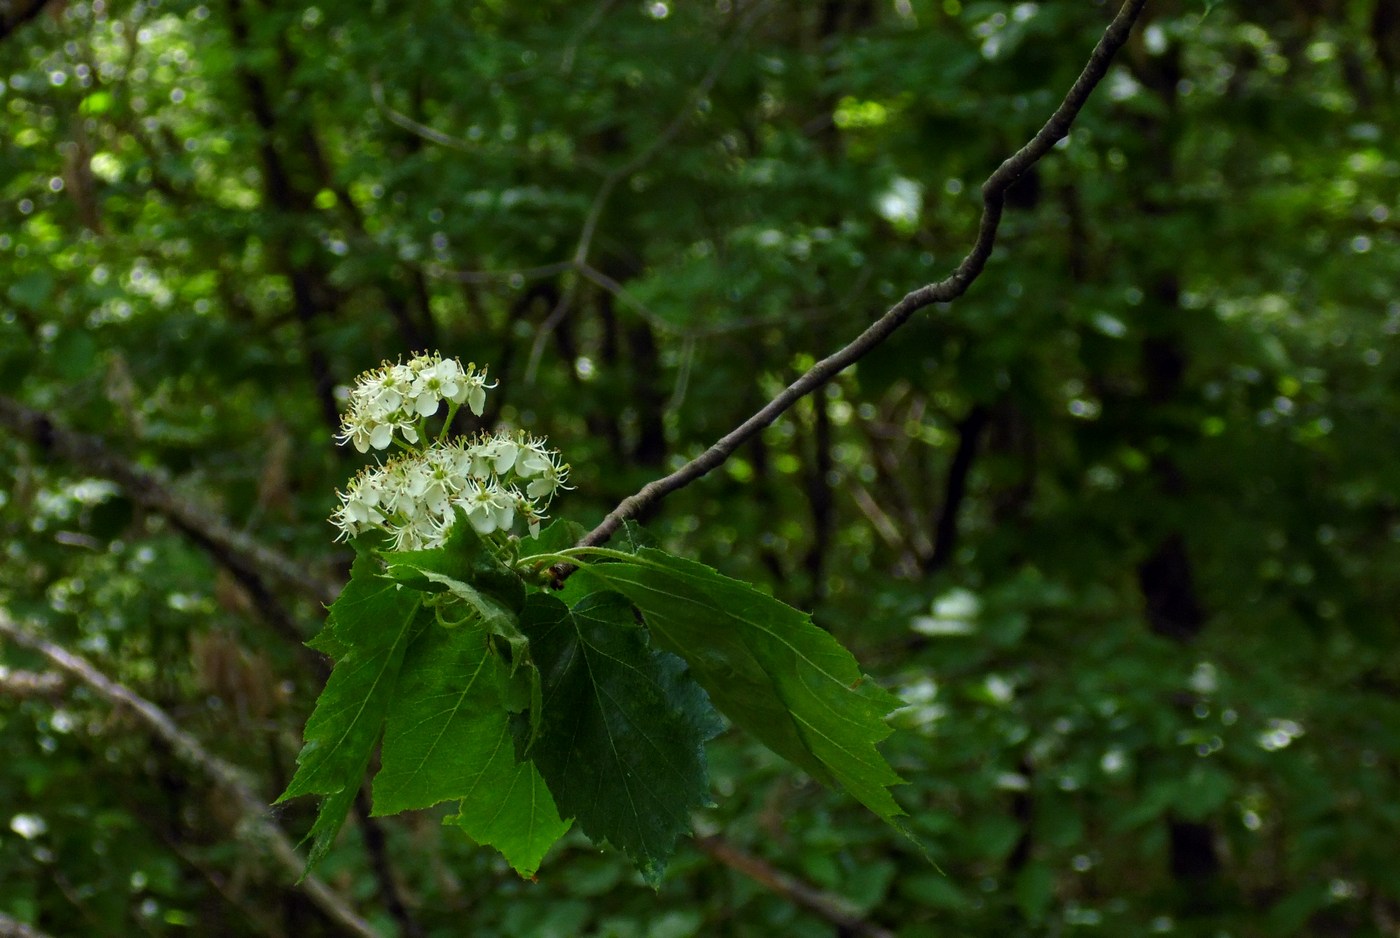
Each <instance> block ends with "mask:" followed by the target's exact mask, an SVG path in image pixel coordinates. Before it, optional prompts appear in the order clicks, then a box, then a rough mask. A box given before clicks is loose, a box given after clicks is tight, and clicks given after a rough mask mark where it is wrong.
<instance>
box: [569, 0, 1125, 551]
mask: <svg viewBox="0 0 1400 938" xmlns="http://www.w3.org/2000/svg"><path fill="white" fill-rule="evenodd" d="M1146 3H1147V0H1125V2H1124V3H1123V6H1122V8H1120V9H1119V11H1118V15H1117V16H1115V17H1114V18H1113V22H1112V23H1110V24H1109V26H1108V29H1106V30H1105V31H1104V34H1103V36H1102V38H1100V39H1099V42H1098V44H1097V45H1096V46H1094V51H1093V52H1092V53H1091V54H1090V56H1089V61H1088V62H1087V63H1086V64H1085V66H1084V69H1083V71H1081V72H1080V73H1079V77H1078V78H1077V79H1076V80H1075V82H1074V85H1073V86H1072V87H1071V88H1070V90H1069V93H1068V94H1066V95H1065V99H1064V101H1062V102H1061V103H1060V106H1059V107H1058V108H1056V109H1055V113H1054V114H1052V115H1051V116H1050V119H1049V120H1048V121H1046V122H1045V125H1044V126H1043V127H1041V128H1040V130H1039V131H1038V132H1037V133H1036V134H1035V136H1034V137H1032V138H1031V139H1030V141H1029V142H1028V143H1027V144H1026V145H1025V146H1023V147H1022V148H1021V149H1019V150H1017V151H1016V153H1015V154H1013V155H1012V156H1011V157H1009V158H1008V159H1007V160H1006V161H1005V162H1003V163H1002V164H1001V165H1000V166H999V167H997V169H996V171H995V172H994V173H992V174H991V176H989V177H988V178H987V181H986V182H985V183H983V184H982V221H981V224H980V225H979V226H978V231H977V240H976V242H975V243H974V244H973V246H972V249H971V250H970V251H968V253H967V256H965V257H964V258H963V259H962V262H961V263H959V264H958V266H957V268H956V269H955V270H954V271H953V272H952V273H951V274H950V275H949V276H948V277H947V278H945V279H943V280H940V281H938V282H937V283H931V284H928V285H926V286H923V287H920V288H919V289H917V290H915V291H913V292H912V293H909V294H908V295H907V296H905V297H904V298H903V299H902V300H900V301H899V302H898V303H896V304H895V305H894V306H893V307H891V308H890V309H889V311H888V312H886V313H885V314H884V315H883V316H881V317H880V318H879V319H877V320H876V321H875V322H874V323H873V324H871V325H870V326H869V327H867V328H866V330H865V331H864V332H862V333H861V334H860V335H859V336H857V337H856V338H855V339H854V340H853V341H852V342H851V343H850V344H849V345H847V346H845V347H844V348H842V349H840V350H839V351H837V352H835V353H833V354H832V355H829V356H827V357H826V358H824V359H822V360H821V361H819V362H817V364H815V365H814V366H812V368H811V369H810V370H809V371H807V373H806V374H804V375H802V377H800V378H798V379H797V380H796V381H794V382H793V383H792V384H790V385H788V387H787V388H786V389H785V390H784V391H783V392H782V393H781V394H779V395H778V396H777V397H775V398H773V399H772V400H771V401H769V402H768V403H767V404H766V405H764V407H763V408H762V409H760V410H759V411H758V412H757V413H755V414H754V415H753V416H752V417H750V418H749V419H748V420H745V421H744V422H743V423H741V424H740V425H739V426H738V427H736V428H735V429H733V430H731V431H730V432H729V433H727V434H725V435H724V436H723V437H721V438H720V439H719V440H718V441H717V442H716V443H715V444H714V445H713V446H711V447H710V448H709V449H707V450H706V451H705V452H703V453H701V454H700V455H699V456H697V457H696V458H695V459H692V460H691V461H690V462H688V463H686V464H685V465H684V466H682V467H681V468H679V469H677V470H676V471H675V472H673V473H671V474H670V475H667V476H663V477H662V478H660V479H655V480H653V481H651V482H648V483H647V484H646V485H644V486H642V488H641V490H640V491H638V492H636V493H635V494H632V495H629V496H627V497H626V498H624V499H623V500H622V501H621V502H620V503H619V504H618V506H617V507H616V508H614V509H613V510H612V511H611V512H610V513H609V514H608V516H607V517H606V518H604V519H603V521H602V522H601V523H600V524H599V525H598V526H597V527H596V528H594V529H593V530H592V531H590V532H589V533H588V534H587V535H585V536H584V538H583V539H582V540H580V541H579V546H581V547H593V546H597V545H599V544H602V543H604V542H605V541H607V539H608V538H610V537H611V536H612V535H613V532H615V531H616V530H617V529H618V527H619V526H620V525H621V524H622V522H623V521H625V520H627V519H628V518H631V517H634V516H635V515H637V514H639V513H641V512H643V511H645V510H646V509H647V508H649V507H650V506H651V505H652V504H653V503H655V502H657V501H659V500H660V499H662V498H665V497H666V496H667V495H669V494H671V493H672V492H674V491H676V490H677V489H680V488H683V487H685V486H687V485H689V484H690V483H691V482H694V481H695V480H696V479H698V478H700V477H701V476H703V475H705V474H706V473H708V472H710V471H711V470H713V469H715V468H717V467H718V466H720V465H722V464H723V463H724V462H725V460H727V459H728V458H729V456H730V455H731V454H732V453H733V452H734V450H736V449H737V448H738V447H739V446H740V445H742V444H743V443H744V441H746V440H748V439H749V438H750V437H752V436H754V435H755V434H757V433H759V432H760V431H762V430H763V429H764V428H765V427H767V426H768V425H769V424H771V423H772V422H773V421H774V420H777V419H778V417H779V416H780V415H782V414H783V413H784V412H785V411H786V410H787V409H788V408H790V407H792V405H793V404H795V403H797V402H798V401H799V400H801V399H802V398H804V397H806V396H807V395H808V394H810V393H812V392H813V391H815V390H817V389H818V388H820V387H821V386H822V385H824V384H826V383H827V382H828V381H830V380H831V379H832V378H834V377H835V376H836V375H837V374H839V373H840V372H842V371H844V370H845V369H846V368H848V367H850V366H851V365H853V364H855V363H856V362H857V361H859V360H860V359H861V358H862V357H863V356H864V355H865V354H866V353H867V352H869V351H870V350H872V349H873V348H875V347H876V346H877V345H879V344H880V343H882V342H884V341H885V340H886V339H887V338H889V337H890V335H891V334H893V333H894V331H895V330H896V329H898V328H899V327H900V326H902V325H904V323H905V322H906V321H907V320H908V319H909V317H911V316H913V315H914V314H915V313H916V312H918V311H919V310H921V309H924V308H925V307H928V306H932V305H933V304H935V303H947V302H950V301H952V300H954V299H956V298H958V297H960V296H962V295H963V294H964V293H966V292H967V289H968V287H970V286H971V285H972V283H973V281H975V280H976V279H977V278H978V276H979V275H981V273H982V269H983V268H984V267H985V266H986V264H987V258H988V257H990V256H991V253H992V247H993V245H994V244H995V243H996V235H997V227H998V226H999V225H1000V223H1001V213H1002V206H1003V202H1004V199H1005V195H1006V190H1007V189H1008V188H1009V187H1010V186H1011V185H1012V183H1014V182H1015V181H1016V180H1017V179H1019V178H1020V177H1021V175H1022V174H1023V173H1025V172H1026V170H1028V169H1030V167H1031V166H1033V165H1034V164H1035V163H1036V161H1038V160H1039V159H1040V158H1041V157H1043V156H1044V155H1045V154H1046V153H1048V152H1050V148H1051V147H1053V146H1054V145H1055V144H1056V143H1058V142H1059V141H1060V140H1062V139H1064V137H1065V136H1067V135H1068V134H1069V128H1070V125H1072V124H1073V123H1074V119H1075V117H1076V116H1077V115H1078V114H1079V111H1080V109H1081V108H1082V107H1083V106H1084V103H1085V102H1086V101H1087V100H1088V99H1089V95H1090V94H1091V93H1092V92H1093V90H1094V88H1095V87H1096V86H1097V85H1098V83H1099V82H1100V81H1102V80H1103V77H1104V75H1105V74H1107V72H1108V66H1109V63H1110V62H1111V61H1112V59H1113V56H1114V54H1115V53H1116V52H1117V51H1118V50H1119V48H1121V47H1122V45H1123V43H1125V42H1126V41H1127V39H1128V34H1129V33H1130V32H1131V31H1132V28H1133V23H1134V22H1136V20H1137V17H1138V14H1139V13H1140V12H1141V11H1142V8H1143V6H1145V5H1146ZM557 572H558V573H559V574H560V575H564V576H566V575H567V574H568V572H569V571H567V570H563V569H561V570H559V571H557Z"/></svg>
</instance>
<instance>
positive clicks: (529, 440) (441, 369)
mask: <svg viewBox="0 0 1400 938" xmlns="http://www.w3.org/2000/svg"><path fill="white" fill-rule="evenodd" d="M493 387H495V384H488V383H487V380H486V370H485V369H484V368H483V369H482V370H480V371H478V370H477V367H476V365H475V364H470V365H467V366H466V367H465V368H463V367H462V363H461V362H460V361H458V360H457V359H455V358H443V357H442V356H441V355H440V354H438V353H437V352H424V353H422V354H419V355H415V356H414V357H413V358H412V359H411V360H410V361H409V362H408V364H406V365H404V364H398V363H390V362H385V363H383V364H382V365H380V366H379V367H378V368H376V369H374V370H372V371H368V372H365V373H364V374H362V375H360V376H359V378H357V379H356V381H355V386H354V387H353V388H352V389H351V391H350V401H349V406H348V407H347V409H346V413H345V415H344V417H343V418H342V421H341V429H340V432H339V433H338V434H337V435H336V438H337V439H338V440H339V441H340V442H341V443H351V444H353V445H354V446H355V448H356V449H357V450H359V451H360V452H362V453H367V452H369V451H370V450H384V449H387V448H388V447H389V446H390V445H391V444H392V443H393V442H394V441H395V439H396V438H399V439H401V440H402V441H405V442H407V443H408V444H410V446H407V447H405V449H407V450H408V452H407V453H405V454H402V455H398V456H395V457H394V458H392V459H389V460H388V461H387V462H384V463H382V464H381V465H378V466H374V467H372V468H369V469H366V470H364V471H362V472H361V473H360V474H359V475H357V476H356V477H355V478H354V479H352V480H351V482H350V484H349V486H348V487H347V489H346V491H345V492H343V493H340V505H339V507H338V508H337V509H336V510H335V512H334V513H332V515H331V519H330V520H331V522H332V523H333V524H335V525H336V527H337V528H339V529H340V533H339V534H338V535H337V537H338V538H350V537H355V536H356V535H358V534H360V533H363V532H364V531H366V530H371V529H379V530H381V531H383V532H384V533H385V534H387V535H388V536H389V537H390V539H391V542H392V548H393V549H394V550H422V549H427V548H433V547H438V546H440V545H441V544H443V543H444V542H445V541H446V539H447V537H448V535H449V533H450V532H451V529H452V526H453V524H454V523H455V522H456V521H457V517H458V516H457V508H458V507H460V508H462V509H463V511H464V512H465V514H466V517H467V520H468V523H470V524H471V526H472V527H473V529H475V530H476V531H477V532H478V533H479V534H481V535H483V536H485V535H490V534H494V533H496V532H498V531H499V532H507V533H508V532H509V531H510V529H511V527H512V526H513V525H514V524H515V519H516V518H517V517H523V518H524V519H525V522H526V524H527V526H528V527H529V529H530V532H531V533H532V534H534V533H538V532H539V529H540V524H541V521H542V520H543V517H544V516H543V513H542V511H541V507H542V506H547V505H548V504H549V501H550V499H552V498H553V497H554V495H555V494H556V492H557V491H558V490H559V489H560V488H567V486H566V485H564V481H565V480H566V479H567V478H568V474H569V467H568V465H567V464H565V463H564V462H562V460H561V459H560V456H559V453H558V451H557V450H551V449H550V448H549V446H548V444H547V443H546V441H545V440H543V439H539V438H536V437H533V436H529V435H528V434H526V433H524V432H516V433H514V434H512V433H509V432H506V431H498V432H496V433H494V434H489V435H485V434H484V435H480V436H477V437H476V438H474V439H472V440H460V439H458V440H453V441H451V442H441V441H433V442H431V443H428V444H426V445H422V444H419V428H420V426H421V423H422V421H423V420H424V419H425V418H427V417H431V416H433V415H434V414H436V413H437V412H438V411H439V410H440V409H441V404H442V401H444V400H446V401H449V402H451V403H452V404H453V405H454V406H460V405H462V404H466V405H467V407H469V408H470V409H471V410H472V412H473V413H475V414H476V415H478V416H480V415H481V413H482V412H483V411H484V409H485V403H486V392H487V391H488V390H489V389H491V388H493ZM520 486H524V488H525V492H521V491H520Z"/></svg>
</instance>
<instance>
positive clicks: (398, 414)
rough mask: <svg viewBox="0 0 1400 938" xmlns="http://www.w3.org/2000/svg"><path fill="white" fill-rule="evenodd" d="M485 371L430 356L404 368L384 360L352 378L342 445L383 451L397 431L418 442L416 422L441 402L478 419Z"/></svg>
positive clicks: (417, 358)
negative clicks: (445, 402)
mask: <svg viewBox="0 0 1400 938" xmlns="http://www.w3.org/2000/svg"><path fill="white" fill-rule="evenodd" d="M493 387H495V385H494V384H487V383H486V369H484V368H483V369H482V370H481V371H479V372H478V371H477V370H476V365H474V364H473V365H468V366H467V367H466V368H463V367H462V363H461V362H459V361H458V360H457V359H455V358H443V357H442V356H441V355H439V354H437V353H436V352H433V353H431V354H429V353H424V354H422V355H417V356H415V357H414V358H413V360H412V361H410V362H409V363H408V364H407V365H402V364H398V363H391V362H385V363H384V364H383V365H380V366H379V367H378V368H376V369H374V370H373V371H366V372H365V373H364V374H362V375H360V377H359V378H357V379H356V380H355V387H354V388H353V389H352V390H351V391H350V409H349V410H348V411H346V413H345V416H344V417H343V418H341V421H340V433H339V434H338V435H337V436H336V439H338V440H339V441H340V442H342V443H354V444H355V449H357V450H359V451H360V452H362V453H367V452H369V450H370V447H373V448H374V449H384V448H386V447H387V446H388V445H389V444H390V443H392V442H393V439H394V433H395V432H398V433H399V434H400V435H401V436H402V437H403V438H404V439H405V440H407V441H408V442H410V443H417V442H418V424H419V423H420V422H421V421H422V420H423V419H425V418H427V417H431V416H432V415H433V414H435V413H437V412H438V407H439V406H440V405H441V404H442V402H443V401H447V402H448V403H449V404H450V405H451V406H452V409H453V410H454V411H455V410H456V408H457V407H459V406H461V405H462V404H464V403H465V404H466V405H467V406H468V407H469V408H471V412H472V413H474V414H476V415H477V416H478V417H480V416H481V412H482V410H483V409H484V408H485V407H486V391H487V390H488V389H490V388H493Z"/></svg>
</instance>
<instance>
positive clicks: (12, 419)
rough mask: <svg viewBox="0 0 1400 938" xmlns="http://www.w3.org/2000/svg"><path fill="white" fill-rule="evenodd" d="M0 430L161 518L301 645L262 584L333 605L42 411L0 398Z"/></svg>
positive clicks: (238, 535) (301, 575) (328, 593)
mask: <svg viewBox="0 0 1400 938" xmlns="http://www.w3.org/2000/svg"><path fill="white" fill-rule="evenodd" d="M0 427H4V428H6V429H8V430H10V431H11V432H12V433H14V434H15V435H16V436H18V437H20V438H21V439H24V440H26V441H28V442H29V443H30V444H32V445H33V446H35V447H37V448H38V449H39V450H40V451H41V452H43V453H45V454H47V455H53V456H58V457H60V458H62V459H66V460H68V461H69V462H71V463H73V464H74V465H76V466H78V467H79V468H81V469H82V470H84V471H85V472H90V473H92V474H93V475H97V476H102V477H103V478H106V479H111V480H112V481H113V482H115V483H117V484H118V485H120V486H121V488H122V490H123V491H124V492H125V493H126V495H127V497H128V498H130V499H131V500H132V501H134V502H136V503H137V504H139V505H141V506H142V507H144V508H146V509H148V510H149V511H153V512H155V513H156V514H159V515H162V516H163V517H165V518H166V519H167V520H169V521H170V523H171V524H173V525H174V526H175V527H176V528H177V529H179V530H180V531H181V532H182V533H183V534H185V535H186V536H187V537H189V538H190V539H191V540H192V541H194V542H195V543H196V544H198V545H199V546H200V547H202V548H204V549H205V550H206V551H208V552H209V553H210V554H211V555H212V556H213V557H214V559H215V560H216V561H218V562H219V563H220V564H221V565H222V566H224V567H226V568H227V569H228V570H229V572H230V573H232V574H233V575H234V576H235V577H236V578H237V579H238V581H239V582H240V583H241V584H242V585H243V586H244V587H245V588H247V589H248V590H249V592H250V593H252V595H253V598H254V601H255V602H256V603H257V604H258V608H259V611H260V612H263V613H264V614H268V615H269V618H270V619H272V620H273V622H274V624H277V625H278V626H279V627H281V628H283V629H285V630H286V631H288V633H289V637H294V638H296V640H297V641H298V642H300V641H301V640H302V639H303V638H304V636H302V635H300V633H299V632H298V630H297V629H296V627H295V625H294V624H293V623H292V622H291V621H290V618H289V617H288V615H287V613H286V610H284V609H281V608H280V606H279V605H277V604H276V601H275V599H274V598H273V597H272V595H271V593H270V592H269V591H268V589H267V586H266V584H265V583H264V582H263V581H264V580H272V581H275V582H277V583H279V584H281V585H282V586H285V587H288V588H290V589H294V590H296V591H298V592H300V593H304V594H306V595H308V596H310V597H312V598H314V599H316V600H317V601H319V602H323V603H330V602H332V601H333V600H334V599H335V596H336V593H337V592H338V591H339V586H338V584H336V583H333V582H331V581H330V580H328V579H324V578H321V577H317V576H315V575H312V574H311V573H309V572H308V571H307V570H306V569H305V568H303V567H302V566H301V565H300V564H298V563H296V562H295V561H293V560H292V559H291V558H289V557H287V556H286V555H284V554H282V553H280V552H278V551H276V550H273V549H271V548H269V547H266V546H264V545H262V544H260V543H258V542H257V541H256V540H254V539H253V538H251V537H249V536H248V535H246V534H244V533H242V532H240V531H236V530H234V529H233V528H231V527H230V526H229V525H228V523H227V522H226V521H224V520H223V519H222V518H220V517H219V516H218V515H216V514H215V513H213V512H212V511H209V510H208V509H206V508H204V507H203V506H201V505H198V504H196V503H195V502H193V501H191V500H189V499H187V498H185V497H183V496H181V495H178V494H176V493H175V492H174V491H173V490H172V488H171V483H170V480H169V479H168V478H167V477H166V476H165V475H164V473H161V472H159V471H157V470H152V469H145V468H143V467H141V466H138V465H136V464H135V463H134V462H132V461H131V460H129V459H127V458H126V457H124V456H120V455H118V454H117V453H114V452H113V451H112V450H111V449H110V448H109V447H108V446H107V443H106V442H105V441H104V440H102V439H100V438H99V437H96V436H90V435H88V434H85V433H79V432H77V431H74V430H69V429H66V428H64V427H61V426H59V425H58V424H57V423H56V422H55V421H54V419H53V418H52V417H51V416H50V415H49V414H47V413H46V412H44V411H41V410H35V409H34V408H31V407H27V406H25V405H24V404H21V403H19V402H18V401H16V400H14V399H13V398H10V397H6V396H5V395H3V394H0Z"/></svg>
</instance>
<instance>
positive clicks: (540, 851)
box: [445, 714, 570, 877]
mask: <svg viewBox="0 0 1400 938" xmlns="http://www.w3.org/2000/svg"><path fill="white" fill-rule="evenodd" d="M486 739H487V737H486V735H485V734H484V733H483V736H482V741H483V743H484V742H485V741H486ZM482 751H485V747H484V746H483V750H482ZM464 782H465V785H466V791H465V794H464V795H463V797H462V803H461V805H460V807H459V809H458V813H457V814H454V815H453V816H451V817H449V818H447V819H446V821H445V823H447V824H452V825H455V826H456V827H460V828H461V829H462V831H463V832H464V833H466V835H467V836H468V837H470V838H472V839H473V840H475V841H476V842H477V843H479V844H485V845H487V846H491V847H495V848H496V849H497V850H499V851H500V852H501V855H502V856H504V857H505V858H506V861H507V862H509V863H510V865H511V867H512V868H513V869H514V870H515V871H516V872H517V873H519V874H520V875H521V876H527V877H528V876H534V875H535V871H536V870H538V869H539V868H540V861H541V860H543V859H544V855H545V853H546V852H547V851H548V850H549V848H550V846H552V845H553V844H554V842H555V841H556V840H558V839H559V838H560V837H563V836H564V832H565V831H567V830H568V829H569V826H570V822H569V821H565V820H560V818H559V810H558V809H557V808H556V807H555V805H554V797H553V796H552V795H551V794H550V792H549V787H548V786H546V785H545V783H544V779H543V778H541V777H540V773H539V770H538V769H536V768H535V765H534V763H532V762H530V761H528V760H526V761H524V762H517V761H516V758H515V745H514V743H513V742H512V740H511V733H510V727H509V725H508V722H507V720H506V717H505V715H504V714H501V715H500V720H499V721H498V722H497V723H496V725H495V726H494V727H493V735H492V736H491V737H490V747H489V755H487V757H486V758H484V759H483V760H481V761H479V762H477V763H476V764H475V765H474V766H473V767H472V769H471V771H470V772H469V773H468V774H467V776H466V778H465V779H464Z"/></svg>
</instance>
